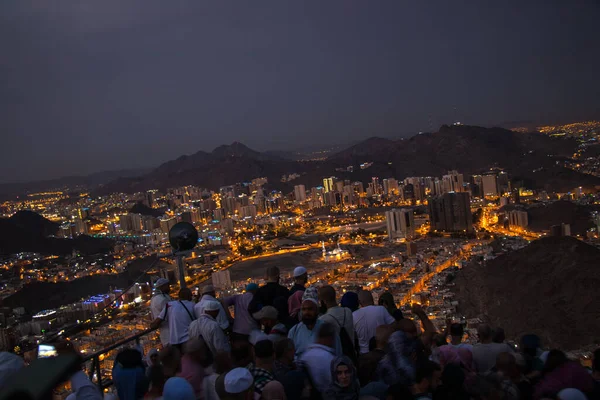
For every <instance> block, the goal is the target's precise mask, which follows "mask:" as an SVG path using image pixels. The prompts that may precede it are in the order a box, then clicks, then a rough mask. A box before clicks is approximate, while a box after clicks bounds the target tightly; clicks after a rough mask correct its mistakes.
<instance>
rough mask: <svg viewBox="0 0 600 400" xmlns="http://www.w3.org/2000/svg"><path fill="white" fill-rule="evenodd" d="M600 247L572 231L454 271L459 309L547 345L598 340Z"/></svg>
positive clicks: (570, 345)
mask: <svg viewBox="0 0 600 400" xmlns="http://www.w3.org/2000/svg"><path fill="white" fill-rule="evenodd" d="M599 285H600V250H599V249H597V248H596V247H593V246H590V245H588V244H586V243H584V242H582V241H579V240H577V239H575V238H572V237H547V238H543V239H539V240H536V241H534V242H532V243H531V244H530V245H529V246H527V247H525V248H523V249H521V250H517V251H514V252H511V253H508V254H506V255H502V256H500V257H498V258H496V259H494V260H492V261H489V262H488V263H487V265H485V266H476V265H469V266H466V267H464V268H463V269H461V270H460V271H459V273H458V275H457V280H456V291H457V300H458V301H459V310H460V311H461V313H463V314H465V315H466V316H467V317H476V316H480V315H484V316H487V318H488V319H489V321H490V323H491V324H492V325H493V326H499V327H502V328H504V329H505V331H506V333H507V336H508V337H511V338H515V337H520V336H521V335H523V334H525V333H535V334H538V335H539V336H540V337H541V338H542V340H543V345H544V347H546V348H556V347H558V348H563V349H567V350H572V349H578V348H581V347H583V346H587V345H592V344H599V339H598V337H597V333H598V329H599V328H600V325H599V321H600V302H598V301H597V296H598V295H597V290H598V287H599Z"/></svg>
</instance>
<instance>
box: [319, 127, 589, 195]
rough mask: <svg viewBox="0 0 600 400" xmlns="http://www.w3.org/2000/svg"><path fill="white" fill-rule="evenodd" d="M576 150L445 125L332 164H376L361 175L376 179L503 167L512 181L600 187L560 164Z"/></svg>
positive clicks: (364, 148) (367, 147)
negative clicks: (559, 162)
mask: <svg viewBox="0 0 600 400" xmlns="http://www.w3.org/2000/svg"><path fill="white" fill-rule="evenodd" d="M576 148H577V142H576V141H575V140H571V139H563V138H560V139H559V138H552V137H549V136H547V135H542V134H540V133H535V132H533V133H518V132H513V131H509V130H506V129H502V128H483V127H478V126H467V125H453V126H447V125H444V126H442V127H441V128H440V130H439V131H438V132H432V133H423V134H418V135H415V136H413V137H410V138H408V139H400V140H388V139H382V138H370V139H367V140H366V141H364V142H361V143H358V144H357V145H355V146H352V147H350V148H349V149H346V150H344V151H341V152H339V153H337V154H334V155H332V156H331V157H329V158H328V161H329V162H332V163H335V164H337V165H339V166H345V165H355V166H356V165H358V164H360V163H363V162H366V161H371V162H373V163H374V164H373V166H372V167H370V168H368V169H366V170H364V171H362V172H361V171H359V172H358V175H362V178H363V180H365V179H369V177H371V176H380V177H382V178H385V177H388V176H393V177H396V178H402V177H406V176H440V175H442V174H445V173H447V171H449V170H453V169H456V170H458V171H460V172H463V173H466V174H476V173H482V172H485V171H488V170H489V169H490V168H503V169H505V170H507V171H508V172H509V173H510V175H511V177H512V178H517V179H522V180H525V181H526V182H527V183H528V184H529V185H531V186H534V187H537V188H544V187H545V186H550V187H551V188H553V189H554V190H562V189H569V190H570V189H573V188H574V187H576V186H577V184H576V183H579V184H580V186H588V187H589V186H595V185H600V179H598V178H596V177H592V176H588V175H583V174H580V173H577V172H575V171H572V170H568V169H566V168H563V167H561V166H559V165H556V161H560V160H562V159H564V158H565V157H568V156H570V155H572V154H573V152H574V151H575V149H576ZM534 170H535V171H536V172H534ZM355 171H356V168H355Z"/></svg>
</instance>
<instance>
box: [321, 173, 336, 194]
mask: <svg viewBox="0 0 600 400" xmlns="http://www.w3.org/2000/svg"><path fill="white" fill-rule="evenodd" d="M334 180H335V177H333V176H332V177H329V178H323V189H324V190H325V193H329V192H332V191H333V181H334Z"/></svg>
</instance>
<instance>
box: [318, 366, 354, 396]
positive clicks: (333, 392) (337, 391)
mask: <svg viewBox="0 0 600 400" xmlns="http://www.w3.org/2000/svg"><path fill="white" fill-rule="evenodd" d="M340 365H345V366H347V367H348V372H349V373H350V385H348V386H346V387H342V386H340V384H339V383H338V380H337V367H338V366H340ZM331 376H332V377H331V381H332V382H333V383H332V385H331V387H330V388H329V389H328V390H327V391H326V393H325V396H324V398H326V399H335V400H356V399H358V395H359V393H360V383H359V382H358V378H357V377H356V368H354V364H353V363H352V360H350V359H349V358H348V357H346V356H341V357H337V358H335V359H334V360H333V361H332V362H331Z"/></svg>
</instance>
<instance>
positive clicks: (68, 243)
mask: <svg viewBox="0 0 600 400" xmlns="http://www.w3.org/2000/svg"><path fill="white" fill-rule="evenodd" d="M57 231H58V224H56V223H54V222H52V221H49V220H47V219H46V218H44V217H42V216H41V215H39V214H37V213H34V212H32V211H19V212H17V213H16V214H15V215H13V216H12V217H10V218H0V254H4V255H7V254H15V253H20V252H24V251H25V252H36V253H42V254H54V255H67V254H70V253H72V252H73V249H75V250H77V251H79V252H80V253H82V254H96V253H106V252H108V251H110V250H111V249H112V247H113V245H114V242H113V241H112V240H108V239H96V238H91V237H89V236H78V237H77V238H75V239H58V238H54V237H49V236H52V235H55V234H56V232H57Z"/></svg>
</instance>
